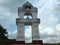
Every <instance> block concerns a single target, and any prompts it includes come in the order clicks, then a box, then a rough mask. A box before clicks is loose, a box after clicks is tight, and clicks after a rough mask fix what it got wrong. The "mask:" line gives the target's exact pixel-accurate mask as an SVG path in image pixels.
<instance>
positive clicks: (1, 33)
mask: <svg viewBox="0 0 60 45" xmlns="http://www.w3.org/2000/svg"><path fill="white" fill-rule="evenodd" d="M7 34H8V32H7V31H6V29H4V28H3V27H2V26H1V25H0V41H4V40H7V39H8V37H7V36H8V35H7Z"/></svg>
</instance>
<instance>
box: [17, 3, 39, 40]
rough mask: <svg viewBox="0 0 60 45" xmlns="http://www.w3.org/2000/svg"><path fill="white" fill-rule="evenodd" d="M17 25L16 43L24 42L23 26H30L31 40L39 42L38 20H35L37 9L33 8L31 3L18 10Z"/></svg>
mask: <svg viewBox="0 0 60 45" xmlns="http://www.w3.org/2000/svg"><path fill="white" fill-rule="evenodd" d="M18 16H19V18H17V19H16V24H17V38H16V40H17V41H25V29H24V26H25V25H31V26H32V40H39V39H40V36H39V30H38V25H39V23H40V19H38V18H37V8H36V7H33V6H32V4H31V3H29V2H26V3H25V4H24V5H23V6H22V7H19V8H18Z"/></svg>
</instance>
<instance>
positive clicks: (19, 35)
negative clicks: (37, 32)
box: [16, 23, 25, 41]
mask: <svg viewBox="0 0 60 45" xmlns="http://www.w3.org/2000/svg"><path fill="white" fill-rule="evenodd" d="M17 29H18V30H17V39H16V40H17V41H24V40H25V36H24V34H25V31H24V24H23V23H20V24H19V25H18V26H17Z"/></svg>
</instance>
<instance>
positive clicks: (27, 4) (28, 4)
mask: <svg viewBox="0 0 60 45" xmlns="http://www.w3.org/2000/svg"><path fill="white" fill-rule="evenodd" d="M25 6H30V7H33V6H32V4H31V3H29V2H26V3H24V5H23V7H25Z"/></svg>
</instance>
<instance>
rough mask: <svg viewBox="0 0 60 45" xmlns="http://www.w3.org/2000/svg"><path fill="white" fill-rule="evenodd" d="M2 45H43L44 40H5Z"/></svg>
mask: <svg viewBox="0 0 60 45" xmlns="http://www.w3.org/2000/svg"><path fill="white" fill-rule="evenodd" d="M2 45H43V42H42V40H37V41H36V40H33V41H32V43H25V41H15V42H12V41H11V42H4V43H2Z"/></svg>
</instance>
